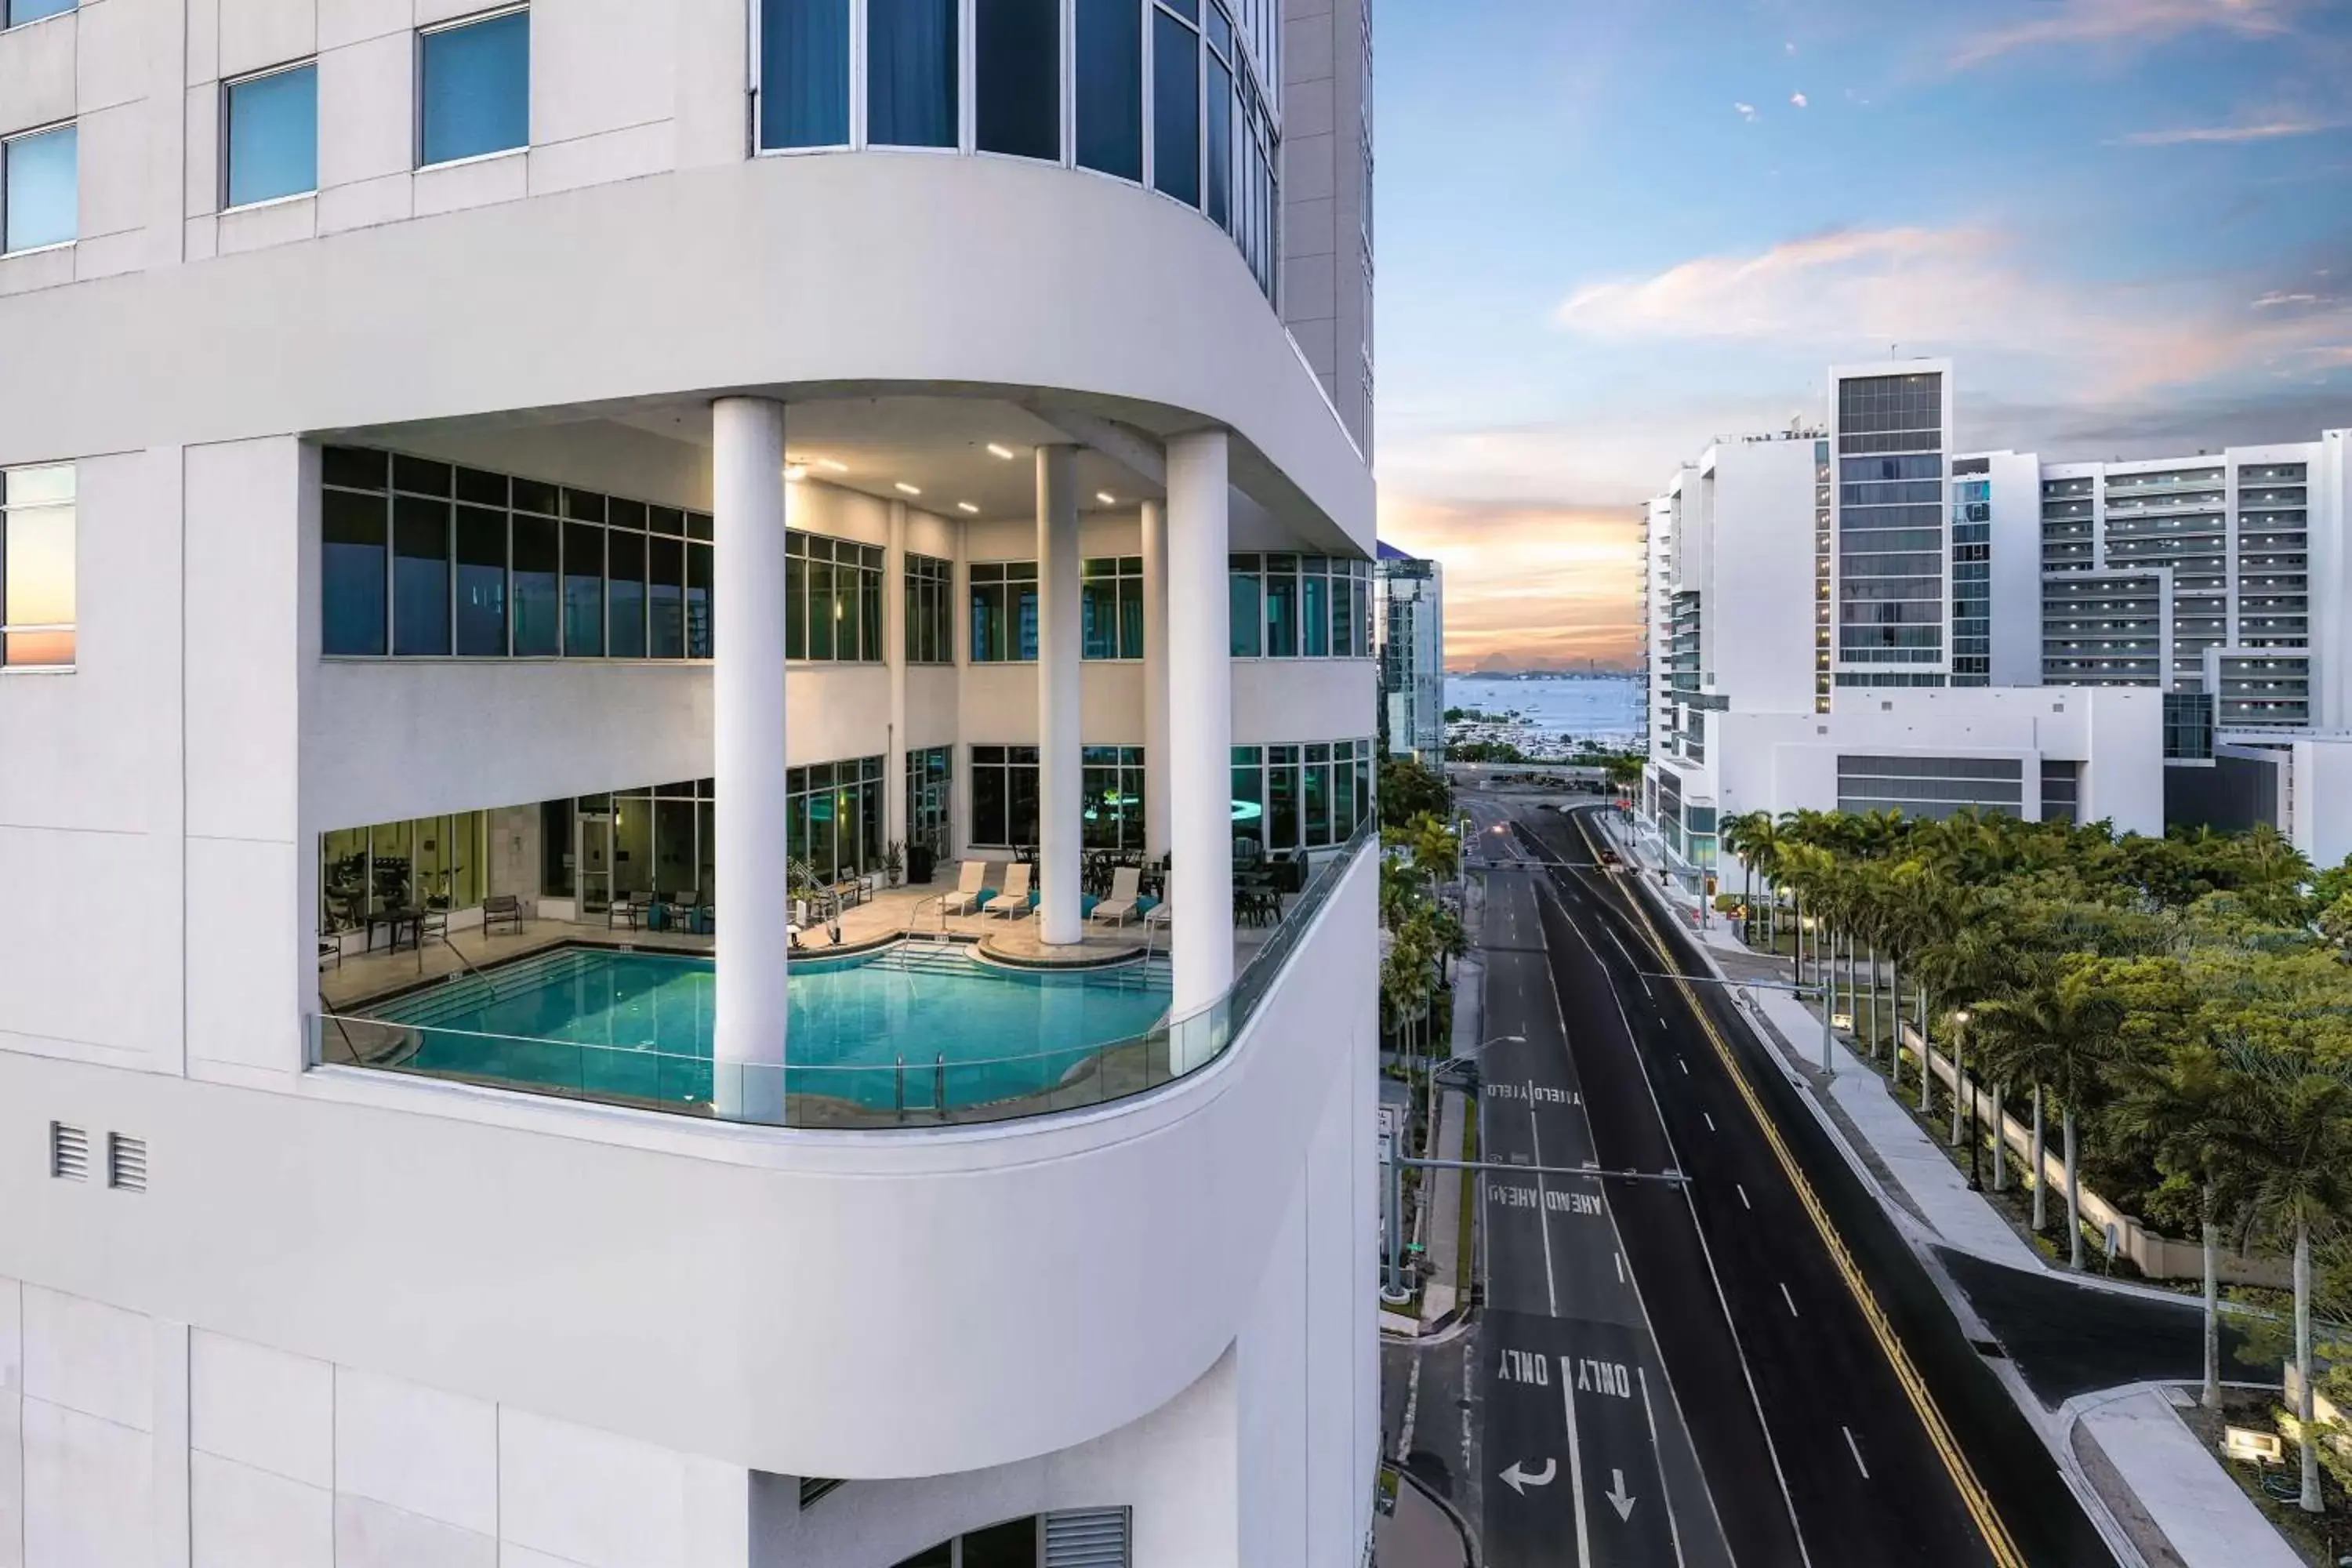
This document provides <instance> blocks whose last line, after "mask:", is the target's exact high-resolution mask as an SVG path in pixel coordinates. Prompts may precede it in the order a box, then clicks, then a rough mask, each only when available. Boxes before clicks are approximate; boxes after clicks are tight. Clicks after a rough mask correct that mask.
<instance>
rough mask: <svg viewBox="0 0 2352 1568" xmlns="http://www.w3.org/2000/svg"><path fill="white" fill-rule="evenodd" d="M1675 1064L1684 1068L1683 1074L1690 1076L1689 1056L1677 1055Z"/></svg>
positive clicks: (1686, 1076)
mask: <svg viewBox="0 0 2352 1568" xmlns="http://www.w3.org/2000/svg"><path fill="white" fill-rule="evenodd" d="M1675 1066H1676V1067H1679V1068H1682V1069H1683V1076H1684V1077H1685V1078H1688V1077H1689V1076H1690V1060H1689V1058H1685V1057H1676V1058H1675Z"/></svg>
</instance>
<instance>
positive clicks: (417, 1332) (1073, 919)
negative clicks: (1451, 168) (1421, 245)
mask: <svg viewBox="0 0 2352 1568" xmlns="http://www.w3.org/2000/svg"><path fill="white" fill-rule="evenodd" d="M0 5H5V13H0V182H5V189H0V212H5V227H0V342H5V343H6V344H7V345H8V349H7V354H6V365H7V371H6V374H5V375H0V755H5V758H6V765H5V767H0V888H5V889H7V893H6V896H5V898H0V1153H5V1158H0V1565H5V1568H124V1565H126V1564H131V1563H140V1564H147V1563H156V1564H175V1565H186V1568H251V1565H255V1564H260V1563H270V1564H290V1565H303V1568H428V1565H429V1568H494V1565H499V1564H503V1565H506V1568H519V1565H522V1564H530V1565H531V1568H749V1565H752V1564H758V1565H760V1568H771V1565H773V1568H782V1565H786V1564H801V1563H807V1564H819V1563H822V1564H825V1565H828V1568H836V1565H837V1568H888V1565H908V1564H924V1565H946V1568H954V1565H956V1564H963V1565H965V1568H980V1565H982V1564H991V1565H997V1564H1004V1565H1010V1564H1022V1565H1030V1564H1051V1565H1054V1568H1076V1565H1079V1564H1087V1565H1100V1564H1118V1563H1133V1564H1136V1565H1138V1568H1151V1565H1170V1568H1175V1565H1181V1568H1213V1565H1217V1564H1234V1565H1240V1564H1265V1565H1276V1564H1278V1565H1281V1568H1290V1565H1293V1564H1312V1565H1323V1568H1355V1565H1356V1564H1359V1563H1361V1562H1362V1561H1363V1560H1364V1556H1365V1552H1366V1545H1367V1540H1368V1532H1369V1528H1370V1507H1371V1503H1372V1500H1373V1495H1374V1482H1375V1466H1376V1460H1377V1454H1376V1449H1377V1443H1378V1436H1377V1434H1378V1426H1379V1415H1378V1398H1377V1394H1378V1368H1377V1362H1376V1356H1375V1341H1374V1333H1373V1324H1372V1310H1373V1303H1374V1296H1373V1290H1374V1270H1373V1256H1372V1253H1373V1247H1374V1236H1375V1225H1374V1207H1375V1205H1374V1179H1373V1171H1372V1163H1371V1160H1372V1151H1371V1137H1372V1131H1373V1126H1374V1121H1375V1117H1374V1105H1373V1082H1372V1078H1371V1075H1370V1063H1371V1060H1372V1054H1373V1050H1374V1047H1375V1040H1376V1036H1377V1028H1378V1025H1377V1016H1376V1007H1377V1003H1376V988H1375V987H1376V981H1375V969H1376V963H1377V954H1376V951H1375V937H1374V926H1375V905H1376V901H1377V900H1376V889H1377V867H1376V865H1375V864H1374V862H1375V860H1376V858H1377V857H1376V856H1374V855H1366V854H1363V853H1362V852H1361V851H1362V849H1363V848H1364V847H1365V846H1366V845H1367V844H1368V843H1373V842H1376V841H1377V833H1376V828H1375V826H1374V824H1373V821H1372V814H1371V791H1372V754H1373V737H1374V735H1375V733H1376V728H1377V721H1376V713H1375V710H1374V706H1373V704H1374V702H1375V701H1376V693H1377V689H1378V673H1377V665H1376V662H1375V659H1374V652H1375V644H1374V639H1373V624H1372V622H1373V617H1372V614H1371V609H1370V593H1371V580H1372V574H1371V560H1372V556H1373V553H1374V538H1373V531H1372V530H1373V515H1374V506H1373V490H1372V483H1371V479H1370V469H1369V465H1368V460H1367V458H1366V451H1367V449H1368V442H1369V438H1370V388H1371V382H1370V347H1369V345H1370V218H1369V177H1370V104H1369V96H1368V94H1367V93H1366V92H1365V91H1364V88H1363V76H1368V62H1369V58H1370V55H1369V51H1370V37H1369V26H1368V12H1369V6H1368V5H1365V4H1364V3H1363V0H1279V3H1277V0H1077V3H1076V4H1070V3H1068V0H660V3H657V4H654V5H638V6H614V5H606V4H603V3H601V0H530V4H528V5H500V6H497V7H495V8H489V9H475V8H473V6H472V5H471V4H470V0H457V3H451V0H85V3H83V4H80V5H75V4H74V3H73V0H0ZM1359 61H1364V62H1367V68H1366V70H1365V72H1364V73H1363V76H1360V73H1359V70H1358V68H1357V63H1358V62H1359ZM1342 346H1344V348H1345V351H1346V352H1344V353H1342V352H1340V351H1341V348H1342ZM918 852H920V853H918ZM931 858H938V859H939V860H940V869H939V871H938V873H937V877H936V880H935V882H934V883H933V884H932V885H931V887H930V888H929V889H924V888H916V889H898V890H897V891H896V892H893V891H892V890H891V889H888V888H887V883H888V882H889V881H890V880H893V879H896V878H897V876H898V874H899V872H900V871H901V870H905V871H908V872H913V871H916V870H917V869H918V868H919V866H920V864H921V862H922V861H924V860H929V859H931ZM961 862H970V863H971V867H972V868H975V880H974V881H973V882H972V883H971V887H970V889H969V896H970V897H971V898H974V899H976V898H978V897H981V896H983V895H986V896H993V897H994V898H996V899H997V900H1000V901H999V903H998V905H997V906H996V907H997V909H999V910H1002V911H1003V913H1004V916H1005V918H1003V919H998V918H995V917H994V916H993V915H992V914H981V915H971V916H968V915H963V914H960V913H956V912H955V909H956V906H955V905H954V904H953V903H952V902H950V900H953V899H954V897H955V891H956V889H958V887H959V885H960V883H959V879H960V877H961V875H962V872H961V870H960V864H959V863H961ZM1115 862H1124V863H1125V869H1124V870H1123V871H1120V870H1115V869H1114V863H1115ZM1243 862H1266V863H1269V864H1270V865H1271V867H1272V868H1274V871H1284V870H1286V871H1287V872H1288V873H1289V876H1288V880H1289V887H1288V889H1287V890H1288V891H1289V892H1290V893H1291V894H1293V895H1294V896H1292V897H1291V898H1290V900H1289V902H1287V903H1285V902H1284V901H1283V896H1284V892H1285V890H1286V889H1284V887H1283V880H1282V879H1281V878H1280V877H1277V876H1275V875H1274V874H1273V872H1269V871H1263V870H1261V869H1260V868H1256V867H1253V866H1244V865H1242V864H1241V863H1243ZM1161 868H1165V869H1164V880H1161V881H1159V882H1157V883H1156V884H1154V883H1151V882H1147V881H1145V880H1142V879H1145V878H1153V877H1157V876H1159V875H1160V872H1161ZM1098 878H1107V879H1108V887H1104V886H1101V885H1099V883H1098ZM1129 878H1133V879H1136V880H1133V881H1128V880H1125V879H1129ZM982 879H984V881H983V880H982ZM1033 879H1034V880H1033ZM1024 886H1025V887H1028V888H1030V889H1032V891H1031V894H1030V895H1029V896H1028V897H1024V896H1022V895H1021V893H1020V892H1019V889H1021V888H1023V887H1024ZM877 888H878V890H877ZM1147 889H1148V890H1147ZM869 892H871V893H872V894H873V896H872V898H871V899H870V900H869V901H868V902H867V903H866V904H865V905H863V906H861V907H860V908H857V909H850V910H845V909H844V907H843V906H844V905H845V903H846V902H847V901H848V900H852V899H858V898H864V897H866V894H867V893H869ZM1245 892H1246V898H1244V893H1245ZM1137 893H1140V894H1141V896H1139V897H1134V898H1131V899H1130V898H1129V895H1130V894H1137ZM1229 893H1230V894H1231V895H1232V896H1231V897H1229ZM893 898H896V899H898V900H901V902H899V903H896V904H894V903H892V902H890V900H892V899H893ZM1123 902H1132V903H1133V904H1134V905H1135V906H1136V909H1135V910H1133V911H1130V910H1125V909H1122V908H1120V907H1119V906H1120V905H1121V904H1122V903H1123ZM1269 905H1270V906H1271V909H1272V912H1274V913H1278V915H1279V917H1280V919H1279V923H1278V924H1272V925H1269V924H1268V922H1267V920H1266V916H1267V913H1268V906H1269ZM1244 907H1245V908H1246V910H1248V912H1249V913H1250V915H1251V917H1252V921H1251V924H1250V925H1249V926H1247V927H1245V928H1244V929H1242V930H1238V931H1237V930H1236V924H1237V921H1236V919H1235V910H1236V909H1237V908H1244ZM877 910H884V911H887V910H899V911H901V912H900V914H899V915H891V916H888V917H887V919H886V918H884V916H883V915H880V914H877ZM1130 912H1141V913H1142V914H1143V919H1142V921H1140V922H1135V921H1129V920H1128V919H1127V918H1126V917H1127V916H1128V915H1129V913H1130ZM1112 915H1117V916H1118V917H1119V918H1118V922H1117V923H1113V922H1112V921H1110V920H1109V919H1107V918H1103V917H1108V916H1112ZM624 917H625V918H624ZM861 920H862V921H866V924H865V926H863V927H862V928H856V929H859V930H863V931H866V933H867V936H868V937H869V938H870V940H867V941H866V942H865V943H864V945H863V946H862V947H860V946H857V945H856V942H851V945H852V947H853V948H854V949H855V951H852V952H849V953H848V954H847V955H846V956H835V957H812V952H813V950H814V949H817V948H819V947H821V945H822V942H823V941H824V936H825V934H826V932H825V931H824V929H823V928H824V927H826V926H827V925H831V926H833V927H835V928H836V929H850V928H851V927H855V926H856V921H861ZM903 931H913V932H915V933H917V934H918V936H920V937H927V938H929V940H924V941H914V940H908V939H906V938H904V937H903V936H902V932H903ZM1138 933H1142V934H1138ZM853 935H854V932H853ZM942 935H944V936H948V937H951V938H956V939H965V938H971V937H978V938H979V939H980V940H979V942H972V941H967V940H951V941H944V942H943V941H940V940H938V939H939V938H940V936H942ZM404 936H405V937H406V939H407V941H408V942H409V943H410V944H413V945H414V946H415V948H416V950H417V951H416V952H415V956H414V958H413V960H412V958H411V956H410V954H409V953H408V952H405V951H400V952H399V953H398V956H397V957H396V958H387V957H386V956H385V954H384V953H383V952H381V951H372V950H375V949H377V947H378V942H379V939H380V938H383V939H385V945H387V946H389V947H391V948H393V949H396V950H397V949H402V948H403V938H404ZM799 942H806V943H807V944H809V945H808V947H806V948H800V947H796V946H795V945H794V944H795V943H799ZM986 944H994V945H993V946H991V947H988V949H987V950H988V951H993V952H997V953H998V954H999V957H998V958H997V959H994V960H991V959H987V958H984V957H981V956H975V954H976V953H979V952H982V950H983V946H984V945H986ZM1016 948H1019V949H1021V950H1022V951H1025V952H1027V953H1028V954H1029V955H1030V956H1029V959H1028V960H1027V962H1030V963H1034V964H1042V965H1054V964H1057V963H1064V962H1066V961H1068V960H1071V959H1074V958H1075V959H1083V960H1086V961H1087V963H1089V964H1097V966H1095V967H1087V968H1081V969H1071V970H1068V971H1067V972H1066V973H1042V974H1041V973H1034V972H1028V971H1020V970H1010V969H1008V968H1006V967H1005V964H1007V963H1011V962H1013V960H1012V959H1011V958H1009V957H1006V956H1004V955H1005V954H1009V953H1011V952H1013V950H1014V949H1016ZM714 949H715V952H714ZM1139 952H1140V954H1141V955H1140V956H1138V953H1139ZM453 958H462V959H463V960H464V962H463V963H461V964H460V963H453V962H452V960H453ZM1097 961H1099V963H1097ZM445 969H446V970H447V971H448V973H447V974H446V978H436V977H435V973H428V971H433V972H436V973H437V972H438V971H440V970H445ZM404 972H405V973H404ZM371 977H376V978H375V979H371ZM428 980H429V981H431V982H432V983H431V984H420V983H421V982H425V981H428ZM379 982H381V983H382V984H381V985H379ZM372 986H374V987H377V989H373V990H372V989H371V987H372ZM383 986H389V989H383Z"/></svg>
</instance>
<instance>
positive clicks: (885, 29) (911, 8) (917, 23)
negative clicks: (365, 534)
mask: <svg viewBox="0 0 2352 1568" xmlns="http://www.w3.org/2000/svg"><path fill="white" fill-rule="evenodd" d="M956 68H957V60H956V0H866V141H868V142H873V143H875V144H876V145H877V146H886V147H952V146H954V145H955V144H956Z"/></svg>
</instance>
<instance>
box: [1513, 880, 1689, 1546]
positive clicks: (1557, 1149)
mask: <svg viewBox="0 0 2352 1568" xmlns="http://www.w3.org/2000/svg"><path fill="white" fill-rule="evenodd" d="M1486 844H1487V845H1488V846H1489V847H1490V848H1492V849H1494V850H1496V851H1498V852H1500V853H1501V854H1502V855H1503V856H1505V857H1506V858H1509V859H1513V860H1516V859H1517V857H1518V854H1519V851H1518V849H1517V843H1516V841H1515V840H1507V841H1506V842H1504V843H1501V844H1495V843H1494V842H1493V840H1492V839H1491V837H1490V838H1489V839H1487V840H1486ZM1544 879H1545V873H1544V872H1543V870H1542V869H1541V868H1540V867H1539V866H1538V865H1530V866H1528V868H1526V869H1523V870H1506V869H1499V868H1498V869H1496V870H1493V871H1490V872H1489V873H1488V874H1487V876H1486V907H1485V919H1484V925H1483V932H1482V937H1481V943H1480V945H1481V949H1482V951H1483V952H1484V954H1485V963H1486V971H1485V981H1484V988H1485V996H1484V1006H1485V1019H1486V1033H1487V1034H1488V1035H1489V1036H1494V1037H1506V1036H1517V1037H1519V1038H1517V1039H1516V1040H1514V1039H1507V1038H1500V1039H1496V1040H1495V1041H1494V1043H1493V1044H1491V1045H1490V1046H1489V1047H1487V1049H1486V1052H1485V1053H1484V1056H1483V1058H1482V1063H1481V1067H1482V1071H1481V1078H1482V1091H1481V1097H1480V1109H1479V1145H1480V1148H1481V1150H1482V1151H1483V1152H1484V1157H1485V1158H1486V1159H1488V1160H1493V1161H1499V1162H1504V1163H1510V1164H1523V1165H1531V1166H1545V1167H1553V1168H1558V1167H1568V1168H1570V1169H1575V1168H1578V1167H1581V1166H1584V1165H1587V1164H1591V1163H1596V1157H1595V1152H1594V1151H1595V1146H1596V1141H1595V1138H1594V1135H1593V1131H1592V1128H1591V1123H1590V1121H1589V1120H1588V1118H1587V1115H1586V1109H1585V1100H1584V1092H1583V1089H1582V1086H1581V1084H1580V1080H1579V1079H1578V1075H1577V1068H1576V1061H1575V1058H1573V1057H1572V1056H1571V1054H1570V1037H1571V1034H1573V1033H1575V1032H1577V1031H1580V1030H1581V1029H1582V1028H1583V1027H1584V1026H1585V1021H1584V1020H1581V1019H1580V1020H1579V1023H1578V1024H1577V1026H1575V1027H1574V1029H1571V1027H1570V1025H1569V1024H1568V1023H1567V1020H1566V1016H1565V1014H1564V1011H1563V1008H1562V1006H1561V999H1560V994H1559V990H1558V987H1557V984H1556V981H1555V978H1554V968H1553V963H1552V960H1551V955H1550V952H1549V947H1548V943H1549V937H1548V935H1547V933H1546V931H1545V930H1544V924H1543V920H1542V912H1541V906H1542V893H1541V887H1542V883H1543V881H1544ZM1611 1026H1612V1027H1614V1026H1616V1025H1615V1022H1614V1020H1612V1025H1611ZM1643 1168H1645V1169H1647V1170H1649V1171H1652V1172H1656V1171H1660V1170H1662V1169H1663V1168H1664V1164H1663V1163H1662V1162H1658V1161H1654V1160H1653V1161H1651V1162H1649V1163H1647V1164H1646V1165H1645V1166H1644V1167H1643ZM1478 1198H1479V1204H1480V1209H1479V1213H1480V1216H1481V1223H1482V1225H1483V1226H1484V1231H1485V1238H1484V1244H1485V1246H1486V1312H1485V1314H1484V1315H1483V1316H1482V1318H1481V1321H1480V1323H1479V1327H1478V1349H1477V1356H1476V1360H1475V1371H1474V1373H1473V1377H1474V1385H1475V1394H1474V1395H1473V1397H1474V1401H1475V1406H1474V1407H1475V1410H1476V1412H1477V1415H1478V1418H1479V1442H1478V1444H1477V1450H1478V1452H1479V1454H1480V1455H1481V1456H1482V1457H1483V1464H1482V1468H1481V1470H1480V1473H1479V1476H1478V1481H1479V1497H1480V1515H1481V1518H1480V1525H1481V1529H1480V1536H1481V1540H1482V1542H1483V1544H1484V1547H1485V1554H1484V1555H1485V1561H1486V1563H1489V1564H1492V1565H1493V1568H1550V1565H1553V1564H1559V1563H1579V1564H1582V1563H1594V1564H1605V1565H1611V1568H1614V1565H1618V1564H1623V1565H1626V1568H1677V1565H1678V1564H1689V1565H1694V1568H1696V1565H1701V1564H1704V1565H1707V1568H1714V1565H1717V1564H1727V1563H1730V1562H1731V1560H1732V1559H1731V1556H1730V1553H1729V1552H1728V1550H1727V1543H1726V1541H1725V1533H1724V1530H1723V1527H1722V1525H1721V1524H1720V1523H1719V1522H1718V1520H1717V1514H1716V1510H1715V1506H1714V1502H1713V1500H1712V1498H1711V1497H1710V1496H1709V1494H1708V1490H1707V1489H1706V1484H1705V1482H1704V1481H1703V1480H1702V1479H1701V1477H1700V1473H1699V1468H1698V1463H1697V1459H1696V1455H1695V1453H1694V1451H1693V1448H1692V1446H1691V1441H1690V1436H1689V1434H1688V1431H1687V1429H1686V1428H1685V1424H1684V1420H1683V1412H1682V1407H1681V1405H1680V1404H1679V1403H1678V1401H1677V1399H1676V1397H1675V1390H1674V1387H1673V1385H1672V1383H1671V1380H1670V1379H1669V1377H1668V1376H1667V1373H1666V1368H1665V1364H1664V1361H1663V1360H1662V1358H1661V1357H1660V1355H1659V1353H1658V1349H1657V1346H1656V1343H1655V1342H1654V1339H1653V1337H1652V1334H1651V1330H1650V1325H1649V1321H1648V1318H1647V1315H1646V1314H1645V1312H1644V1310H1643V1300H1642V1296H1641V1293H1640V1292H1639V1291H1638V1290H1637V1289H1636V1288H1635V1286H1634V1282H1633V1271H1632V1270H1631V1269H1630V1268H1629V1267H1628V1266H1627V1263H1626V1242H1625V1238H1624V1237H1623V1236H1622V1234H1621V1231H1622V1228H1623V1226H1625V1225H1626V1224H1628V1223H1647V1215H1649V1213H1650V1212H1651V1211H1652V1210H1654V1209H1656V1208H1659V1207H1661V1206H1671V1205H1678V1204H1680V1203H1681V1202H1682V1200H1681V1198H1680V1197H1679V1195H1678V1194H1677V1190H1676V1189H1675V1187H1673V1186H1670V1185H1666V1184H1658V1183H1637V1182H1630V1181H1603V1180H1601V1179H1598V1178H1594V1177H1586V1176H1578V1175H1558V1174H1546V1173H1541V1172H1536V1171H1530V1172H1529V1173H1528V1174H1527V1175H1525V1176H1524V1177H1515V1176H1512V1175H1510V1174H1507V1173H1489V1174H1487V1175H1486V1176H1484V1177H1482V1178H1480V1181H1479V1193H1478ZM1629 1211H1630V1213H1631V1215H1633V1219H1632V1220H1631V1221H1630V1222H1629V1221H1628V1219H1627V1218H1626V1217H1625V1215H1627V1213H1628V1212H1629Z"/></svg>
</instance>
